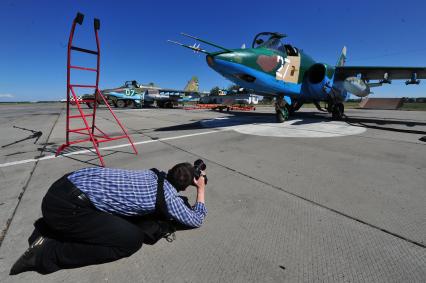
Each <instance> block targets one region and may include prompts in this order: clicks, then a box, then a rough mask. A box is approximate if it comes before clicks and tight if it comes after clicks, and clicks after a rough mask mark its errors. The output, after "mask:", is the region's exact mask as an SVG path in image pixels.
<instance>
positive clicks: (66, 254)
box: [36, 175, 144, 273]
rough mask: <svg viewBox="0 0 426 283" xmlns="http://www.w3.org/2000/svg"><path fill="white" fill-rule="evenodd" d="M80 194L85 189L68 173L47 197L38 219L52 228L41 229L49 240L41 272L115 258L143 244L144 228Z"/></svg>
mask: <svg viewBox="0 0 426 283" xmlns="http://www.w3.org/2000/svg"><path fill="white" fill-rule="evenodd" d="M79 195H81V191H80V190H78V189H77V188H75V186H74V185H73V184H72V183H71V182H70V181H69V180H68V179H67V175H66V176H64V177H62V178H61V179H59V180H57V181H56V182H55V183H54V184H53V185H52V186H51V187H50V189H49V190H48V192H47V194H46V195H45V197H44V198H43V202H42V213H43V218H42V219H41V220H39V221H37V222H39V224H40V223H42V224H43V225H41V226H45V227H47V231H48V232H46V231H44V232H43V231H41V232H42V234H44V235H46V236H47V237H48V238H49V240H47V241H46V242H45V247H44V248H43V250H42V253H41V254H40V256H38V257H37V265H38V269H39V270H38V271H39V272H41V273H51V272H54V271H57V270H59V269H64V268H74V267H80V266H86V265H90V264H99V263H105V262H110V261H114V260H117V259H120V258H123V257H127V256H130V255H131V254H133V253H135V252H136V251H137V250H139V249H140V247H141V246H142V243H143V240H144V233H143V231H142V229H140V228H139V227H138V226H136V225H135V224H133V223H131V222H130V221H128V220H126V219H125V218H123V217H119V216H116V215H112V214H109V213H105V212H102V211H99V210H97V209H96V208H95V207H94V206H93V205H92V204H91V203H90V202H89V201H87V200H86V201H85V200H84V199H83V200H82V199H80V198H79V197H78V196H79ZM37 222H36V228H37ZM40 230H46V229H43V228H41V229H40Z"/></svg>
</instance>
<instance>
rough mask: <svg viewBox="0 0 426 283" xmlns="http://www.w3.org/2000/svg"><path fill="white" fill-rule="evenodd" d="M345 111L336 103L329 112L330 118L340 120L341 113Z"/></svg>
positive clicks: (342, 106) (341, 105) (341, 104)
mask: <svg viewBox="0 0 426 283" xmlns="http://www.w3.org/2000/svg"><path fill="white" fill-rule="evenodd" d="M344 111H345V106H344V105H343V103H337V104H335V105H333V109H332V112H331V117H332V119H333V120H342V118H343V112H344Z"/></svg>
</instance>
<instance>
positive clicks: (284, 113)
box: [275, 108, 289, 123]
mask: <svg viewBox="0 0 426 283" xmlns="http://www.w3.org/2000/svg"><path fill="white" fill-rule="evenodd" d="M288 115H289V113H288V110H287V108H283V109H282V110H277V111H276V113H275V117H276V120H277V123H284V122H285V121H286V120H288Z"/></svg>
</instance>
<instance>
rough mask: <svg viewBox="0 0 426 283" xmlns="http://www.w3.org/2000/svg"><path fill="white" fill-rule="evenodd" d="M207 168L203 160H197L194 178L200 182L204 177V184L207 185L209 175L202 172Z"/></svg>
mask: <svg viewBox="0 0 426 283" xmlns="http://www.w3.org/2000/svg"><path fill="white" fill-rule="evenodd" d="M206 168H207V166H206V164H205V163H204V161H203V160H201V159H197V160H195V162H194V177H195V179H196V180H198V179H199V178H200V177H201V176H204V184H205V185H207V175H203V173H202V171H204V170H206Z"/></svg>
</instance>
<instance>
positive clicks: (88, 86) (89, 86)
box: [70, 85, 96, 88]
mask: <svg viewBox="0 0 426 283" xmlns="http://www.w3.org/2000/svg"><path fill="white" fill-rule="evenodd" d="M70 87H87V88H96V86H95V85H70Z"/></svg>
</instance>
